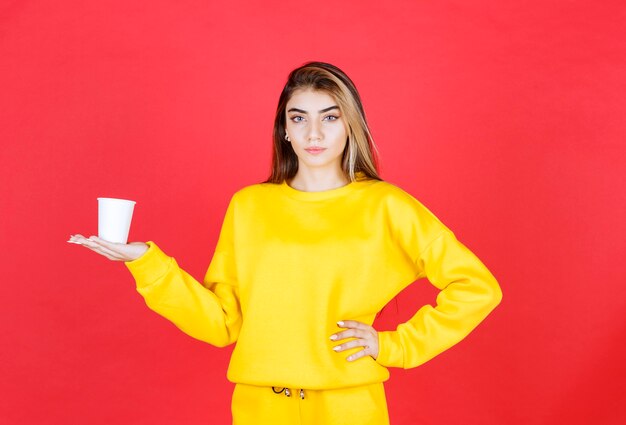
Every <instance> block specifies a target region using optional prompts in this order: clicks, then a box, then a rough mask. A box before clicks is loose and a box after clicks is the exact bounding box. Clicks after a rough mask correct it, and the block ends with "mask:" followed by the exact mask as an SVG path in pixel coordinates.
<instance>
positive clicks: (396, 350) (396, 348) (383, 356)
mask: <svg viewBox="0 0 626 425" xmlns="http://www.w3.org/2000/svg"><path fill="white" fill-rule="evenodd" d="M376 361H377V362H378V363H379V364H381V365H383V366H385V367H404V354H403V352H402V344H401V343H400V335H398V332H397V331H382V332H378V356H377V357H376Z"/></svg>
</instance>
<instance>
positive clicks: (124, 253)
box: [68, 235, 149, 261]
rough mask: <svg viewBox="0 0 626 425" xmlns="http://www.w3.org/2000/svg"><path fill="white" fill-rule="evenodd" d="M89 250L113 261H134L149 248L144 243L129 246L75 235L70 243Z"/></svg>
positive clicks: (93, 237)
mask: <svg viewBox="0 0 626 425" xmlns="http://www.w3.org/2000/svg"><path fill="white" fill-rule="evenodd" d="M68 242H70V243H75V244H78V245H82V246H84V247H85V248H89V249H91V250H92V251H94V252H97V253H98V254H100V255H103V256H105V257H107V258H108V259H109V260H113V261H133V260H136V259H137V258H139V257H141V256H142V255H143V254H144V253H145V252H146V251H147V250H148V248H149V246H148V244H146V243H144V242H131V243H128V244H123V243H117V242H107V241H105V240H103V239H100V238H98V237H97V236H90V237H89V238H85V237H84V236H83V235H73V236H71V237H70V240H69V241H68Z"/></svg>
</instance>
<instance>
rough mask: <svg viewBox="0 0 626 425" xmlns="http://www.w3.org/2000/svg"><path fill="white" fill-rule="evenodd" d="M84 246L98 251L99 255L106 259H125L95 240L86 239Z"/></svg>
mask: <svg viewBox="0 0 626 425" xmlns="http://www.w3.org/2000/svg"><path fill="white" fill-rule="evenodd" d="M83 245H84V246H85V247H87V248H89V249H91V250H93V251H96V252H97V253H98V254H102V255H104V256H105V257H107V258H109V259H111V260H121V259H122V258H123V257H122V256H120V254H118V253H116V252H114V251H112V250H110V249H109V248H107V247H105V246H103V245H100V243H99V242H97V241H95V240H93V239H85V240H84V241H83Z"/></svg>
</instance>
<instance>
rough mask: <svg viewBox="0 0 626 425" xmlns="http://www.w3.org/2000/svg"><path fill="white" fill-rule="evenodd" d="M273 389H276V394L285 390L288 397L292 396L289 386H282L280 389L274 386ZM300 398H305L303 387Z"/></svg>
mask: <svg viewBox="0 0 626 425" xmlns="http://www.w3.org/2000/svg"><path fill="white" fill-rule="evenodd" d="M272 391H274V394H280V393H282V392H283V391H284V392H285V395H286V396H287V397H291V391H290V390H289V388H281V390H280V391H276V388H274V387H272ZM300 398H301V399H302V400H304V390H303V389H300Z"/></svg>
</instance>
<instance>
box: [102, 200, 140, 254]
mask: <svg viewBox="0 0 626 425" xmlns="http://www.w3.org/2000/svg"><path fill="white" fill-rule="evenodd" d="M135 204H136V202H135V201H130V200H128V199H117V198H98V237H99V238H100V239H104V240H105V241H109V242H117V243H123V244H125V243H126V242H128V232H129V230H130V222H131V220H132V218H133V210H134V209H135Z"/></svg>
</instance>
